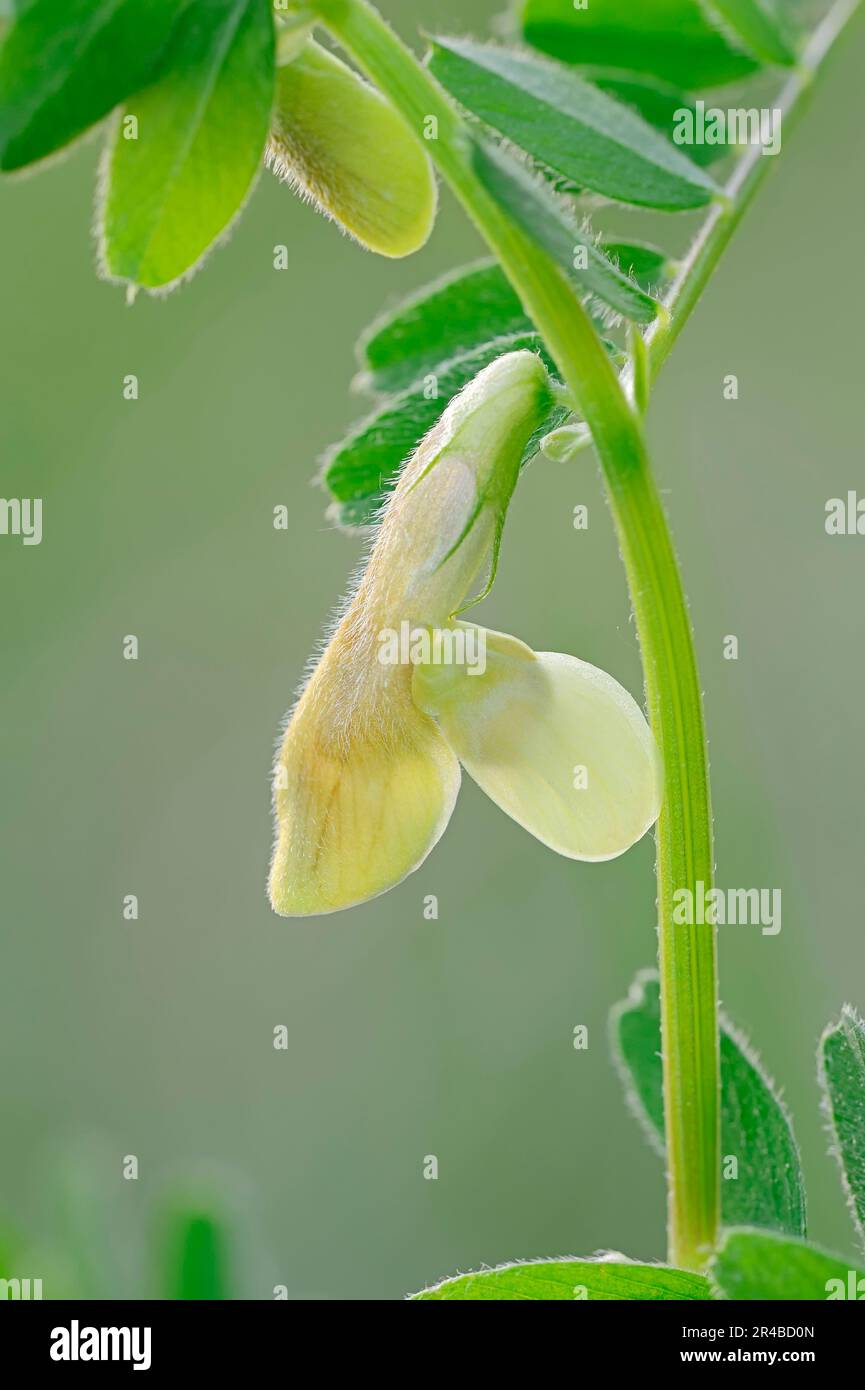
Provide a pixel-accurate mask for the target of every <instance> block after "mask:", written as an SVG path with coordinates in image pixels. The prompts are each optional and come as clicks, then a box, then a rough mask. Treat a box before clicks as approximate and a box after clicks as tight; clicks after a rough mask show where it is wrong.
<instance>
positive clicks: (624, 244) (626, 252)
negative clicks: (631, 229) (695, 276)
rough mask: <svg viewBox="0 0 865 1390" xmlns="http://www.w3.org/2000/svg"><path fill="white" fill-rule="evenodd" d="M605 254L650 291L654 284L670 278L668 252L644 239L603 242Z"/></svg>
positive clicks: (605, 240)
mask: <svg viewBox="0 0 865 1390" xmlns="http://www.w3.org/2000/svg"><path fill="white" fill-rule="evenodd" d="M601 245H602V247H603V249H604V254H605V255H606V256H608V257H609V258H610V260H611V261H613V262H614V264H616V265H618V267H619V269H620V270H622V271H624V273H625V274H626V275H628V276H632V277H633V279H635V280H636V281H637V283H638V284H639V285H641V286H642V288H643V289H644V290H645V291H646V292H647V293H649V292H650V290H651V287H652V286H653V285H657V284H658V282H659V281H661V280H666V279H668V278H669V275H670V272H671V268H672V266H671V262H670V259H669V257H668V256H667V254H666V252H664V251H660V250H659V249H658V247H657V246H649V245H647V244H646V243H645V242H642V241H608V240H607V239H606V237H605V238H604V240H603V241H602V243H601Z"/></svg>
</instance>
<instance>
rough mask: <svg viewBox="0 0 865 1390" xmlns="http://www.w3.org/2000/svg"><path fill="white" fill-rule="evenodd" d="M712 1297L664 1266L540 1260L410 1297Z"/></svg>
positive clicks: (696, 1281)
mask: <svg viewBox="0 0 865 1390" xmlns="http://www.w3.org/2000/svg"><path fill="white" fill-rule="evenodd" d="M711 1297H712V1294H711V1291H710V1288H709V1284H708V1281H707V1280H706V1279H705V1278H704V1277H703V1276H702V1275H701V1274H691V1273H689V1272H688V1271H687V1270H684V1269H671V1268H670V1267H669V1266H668V1265H641V1264H631V1263H629V1262H628V1261H625V1260H621V1259H619V1260H615V1261H613V1260H542V1261H539V1262H538V1263H537V1264H513V1265H503V1266H502V1267H501V1268H500V1269H485V1270H482V1271H481V1272H480V1273H478V1274H461V1275H458V1276H457V1277H456V1278H455V1279H445V1280H443V1281H442V1283H440V1284H436V1285H435V1287H434V1288H431V1289H424V1290H423V1292H422V1293H416V1294H414V1295H413V1301H414V1302H418V1301H423V1300H431V1299H446V1298H456V1299H498V1300H500V1301H508V1300H517V1299H522V1300H526V1299H528V1300H532V1301H535V1302H552V1301H553V1300H555V1299H565V1300H567V1301H568V1302H569V1303H573V1302H575V1301H576V1302H582V1301H585V1300H591V1299H594V1300H596V1301H597V1300H599V1299H601V1300H605V1301H606V1300H628V1301H633V1300H636V1299H654V1300H655V1301H660V1300H669V1299H685V1300H694V1299H708V1298H711Z"/></svg>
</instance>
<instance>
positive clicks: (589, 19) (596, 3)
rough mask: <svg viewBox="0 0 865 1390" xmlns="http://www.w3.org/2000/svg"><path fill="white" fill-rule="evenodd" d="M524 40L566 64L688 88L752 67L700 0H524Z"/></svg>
mask: <svg viewBox="0 0 865 1390" xmlns="http://www.w3.org/2000/svg"><path fill="white" fill-rule="evenodd" d="M519 14H520V18H521V21H522V29H523V33H524V35H525V38H526V40H527V41H528V42H529V43H530V44H532V45H533V46H534V47H535V48H539V49H541V50H542V51H543V52H544V53H550V54H552V56H553V57H554V58H561V59H563V60H565V61H566V62H571V63H599V64H602V65H604V66H607V67H617V68H631V69H633V70H634V71H635V72H645V73H652V74H654V76H656V77H661V78H664V79H665V80H666V81H668V82H674V83H676V84H677V85H679V86H681V87H685V88H686V89H688V90H691V91H695V90H697V89H698V88H700V87H714V86H718V85H720V84H721V83H724V82H733V81H735V80H736V79H737V78H740V77H744V76H746V75H747V74H748V73H750V72H753V71H754V67H755V64H754V62H753V60H752V59H751V58H750V57H748V56H747V55H746V54H745V53H741V52H739V51H737V50H736V49H734V48H732V47H731V45H730V44H729V43H728V42H727V40H726V39H725V38H724V36H723V35H722V34H721V33H720V32H719V30H718V29H717V27H716V26H715V25H714V24H713V23H712V22H711V20H709V19H708V18H707V17H706V15H705V14H704V13H703V11H702V10H701V8H700V4H699V0H648V2H647V3H645V2H644V3H642V4H639V5H635V2H634V0H591V3H590V4H589V5H588V7H587V8H586V9H584V10H577V9H575V8H574V7H573V5H572V4H571V3H570V0H521V3H520V8H519Z"/></svg>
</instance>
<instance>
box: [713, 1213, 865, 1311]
mask: <svg viewBox="0 0 865 1390" xmlns="http://www.w3.org/2000/svg"><path fill="white" fill-rule="evenodd" d="M710 1277H711V1279H712V1281H713V1283H714V1284H715V1285H716V1286H717V1289H718V1292H719V1294H720V1296H721V1297H722V1298H729V1299H739V1300H742V1301H749V1300H751V1299H776V1300H780V1301H784V1302H787V1301H791V1302H801V1301H804V1300H809V1301H812V1302H824V1301H825V1300H827V1299H829V1298H830V1297H832V1298H836V1299H837V1298H848V1297H849V1298H857V1299H858V1298H860V1297H865V1273H863V1271H862V1270H861V1269H854V1268H852V1267H851V1265H850V1263H849V1261H848V1260H845V1259H844V1257H843V1256H842V1255H831V1254H829V1253H828V1252H827V1251H825V1250H820V1249H819V1248H818V1247H817V1246H816V1245H808V1244H807V1243H806V1242H805V1241H804V1240H791V1239H789V1237H786V1236H781V1235H773V1234H772V1233H770V1232H768V1231H753V1230H747V1229H738V1230H730V1231H725V1232H724V1233H723V1236H722V1239H721V1244H720V1246H719V1247H718V1251H717V1253H716V1255H715V1258H714V1260H713V1261H712V1264H711V1267H710ZM860 1279H861V1280H862V1283H861V1286H859V1285H858V1281H859V1280H860ZM857 1287H858V1290H859V1291H858V1294H857V1292H856V1289H857ZM851 1289H852V1290H853V1292H852V1293H851V1292H850V1290H851Z"/></svg>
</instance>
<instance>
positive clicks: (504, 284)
mask: <svg viewBox="0 0 865 1390" xmlns="http://www.w3.org/2000/svg"><path fill="white" fill-rule="evenodd" d="M532 332H534V327H533V324H532V322H531V320H530V319H529V318H528V317H527V315H526V313H525V311H524V309H523V306H522V304H521V303H520V301H519V298H518V296H517V294H516V293H515V291H514V290H513V289H512V288H511V286H510V283H509V281H508V278H507V276H506V275H505V273H504V271H503V270H502V269H501V267H500V266H499V265H498V264H497V263H496V262H495V261H482V262H480V263H478V264H477V265H473V266H468V267H466V268H464V269H460V270H456V271H454V272H453V273H452V274H450V275H446V276H444V277H443V278H442V279H440V280H437V281H435V282H434V283H433V284H431V285H426V286H425V287H424V288H423V289H422V290H419V291H418V293H417V294H415V295H412V297H411V298H410V299H407V300H405V301H403V303H402V304H400V305H399V307H398V308H397V309H396V310H395V311H394V312H392V313H387V314H383V315H382V316H381V317H380V318H378V319H376V321H375V322H374V323H373V324H372V325H371V326H370V327H369V329H368V330H367V331H366V333H365V334H364V335H363V337H362V338H361V340H360V342H359V344H358V350H359V355H360V362H361V370H362V372H363V376H362V378H361V382H362V385H363V386H364V388H368V389H370V390H373V391H402V390H404V389H405V388H406V387H407V386H411V385H413V384H414V383H415V382H416V381H419V380H420V378H421V377H422V376H423V375H424V374H425V373H426V372H429V371H432V370H433V369H434V368H436V367H438V366H439V365H440V363H442V362H444V361H445V360H446V359H448V358H450V357H458V356H462V355H463V354H465V353H467V352H471V351H473V350H474V349H475V348H477V347H480V346H481V345H482V344H484V343H488V342H490V341H491V340H492V339H493V338H503V337H508V336H510V335H511V334H514V333H532Z"/></svg>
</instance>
